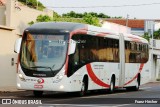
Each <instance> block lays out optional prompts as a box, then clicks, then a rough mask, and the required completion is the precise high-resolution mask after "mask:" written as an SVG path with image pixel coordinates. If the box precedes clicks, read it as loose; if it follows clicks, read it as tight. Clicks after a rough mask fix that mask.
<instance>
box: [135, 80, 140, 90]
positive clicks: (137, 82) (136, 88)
mask: <svg viewBox="0 0 160 107" xmlns="http://www.w3.org/2000/svg"><path fill="white" fill-rule="evenodd" d="M139 86H140V79H139V78H138V79H137V81H136V86H134V87H133V91H138V90H139Z"/></svg>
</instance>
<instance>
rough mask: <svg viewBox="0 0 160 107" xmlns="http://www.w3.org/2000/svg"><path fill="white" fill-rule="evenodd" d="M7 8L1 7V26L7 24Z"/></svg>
mask: <svg viewBox="0 0 160 107" xmlns="http://www.w3.org/2000/svg"><path fill="white" fill-rule="evenodd" d="M5 10H6V7H5V6H0V25H5V24H6V18H5Z"/></svg>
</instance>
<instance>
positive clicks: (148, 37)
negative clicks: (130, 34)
mask: <svg viewBox="0 0 160 107" xmlns="http://www.w3.org/2000/svg"><path fill="white" fill-rule="evenodd" d="M142 37H143V38H145V39H147V40H148V41H149V39H150V35H149V34H148V33H144V35H143V36H142Z"/></svg>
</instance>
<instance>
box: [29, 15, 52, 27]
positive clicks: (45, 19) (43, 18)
mask: <svg viewBox="0 0 160 107" xmlns="http://www.w3.org/2000/svg"><path fill="white" fill-rule="evenodd" d="M49 21H52V18H51V17H50V16H48V15H39V16H38V17H37V19H36V22H34V21H31V22H29V23H28V24H29V25H32V24H34V23H37V22H49Z"/></svg>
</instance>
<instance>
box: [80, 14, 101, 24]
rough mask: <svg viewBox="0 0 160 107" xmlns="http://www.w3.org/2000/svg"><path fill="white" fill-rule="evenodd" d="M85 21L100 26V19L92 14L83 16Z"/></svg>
mask: <svg viewBox="0 0 160 107" xmlns="http://www.w3.org/2000/svg"><path fill="white" fill-rule="evenodd" d="M83 21H84V23H86V24H90V25H94V26H100V22H99V19H98V18H97V17H93V16H92V15H91V14H86V15H85V16H84V17H83Z"/></svg>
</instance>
